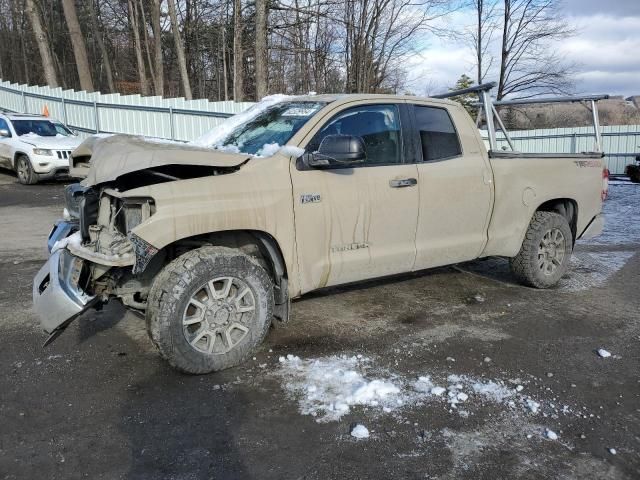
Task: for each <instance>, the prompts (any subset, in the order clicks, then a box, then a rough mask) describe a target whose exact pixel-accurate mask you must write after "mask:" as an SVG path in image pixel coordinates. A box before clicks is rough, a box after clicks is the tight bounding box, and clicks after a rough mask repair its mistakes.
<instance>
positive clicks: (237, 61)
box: [233, 0, 244, 102]
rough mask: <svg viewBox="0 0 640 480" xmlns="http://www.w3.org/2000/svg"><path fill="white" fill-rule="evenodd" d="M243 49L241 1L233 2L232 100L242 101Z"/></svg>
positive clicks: (235, 0)
mask: <svg viewBox="0 0 640 480" xmlns="http://www.w3.org/2000/svg"><path fill="white" fill-rule="evenodd" d="M243 56H244V48H243V47H242V0H233V99H234V100H235V101H236V102H242V101H243V100H244V65H243V63H244V62H243V60H244V58H243Z"/></svg>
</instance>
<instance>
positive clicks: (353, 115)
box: [291, 101, 419, 293]
mask: <svg viewBox="0 0 640 480" xmlns="http://www.w3.org/2000/svg"><path fill="white" fill-rule="evenodd" d="M403 112H404V113H406V111H405V110H404V106H402V107H401V106H400V105H398V104H396V103H376V102H373V103H372V102H371V101H369V102H367V101H362V102H354V103H353V104H349V107H347V108H345V107H337V108H336V109H334V110H332V111H330V112H327V113H326V114H325V116H324V117H323V119H322V120H321V121H320V122H319V123H318V125H317V126H316V127H315V128H314V129H312V130H311V131H310V132H309V134H308V136H307V137H306V139H305V142H304V143H303V145H306V151H307V152H313V151H316V150H317V148H318V146H319V144H320V142H321V140H322V139H323V138H324V137H325V136H326V135H330V134H344V135H355V136H359V137H361V138H362V140H363V143H364V145H365V149H366V154H367V158H366V160H365V162H364V163H363V164H362V165H358V166H357V167H353V168H338V169H321V170H318V169H310V170H305V169H304V167H301V165H300V163H298V165H296V164H295V163H293V164H292V166H291V178H292V183H293V193H294V195H293V198H294V213H295V228H296V248H297V253H298V259H299V260H298V262H299V269H300V277H301V286H302V291H303V293H304V292H307V291H310V290H313V289H316V288H320V287H325V286H330V285H337V284H341V283H347V282H354V281H358V280H363V279H367V278H373V277H379V276H384V275H391V274H395V273H400V272H406V271H410V270H411V268H412V267H413V263H414V261H415V255H416V249H415V232H416V224H417V217H418V200H419V193H418V186H417V178H418V171H417V166H416V165H415V164H411V163H405V158H406V155H405V148H406V145H405V135H404V134H403V127H402V126H403V123H408V119H406V118H404V117H403V115H402V113H403ZM403 120H404V122H403Z"/></svg>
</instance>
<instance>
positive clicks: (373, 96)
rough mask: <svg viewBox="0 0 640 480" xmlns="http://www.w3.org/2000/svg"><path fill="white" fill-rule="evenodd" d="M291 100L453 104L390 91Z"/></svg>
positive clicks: (315, 96) (298, 97)
mask: <svg viewBox="0 0 640 480" xmlns="http://www.w3.org/2000/svg"><path fill="white" fill-rule="evenodd" d="M291 100H293V101H303V102H326V103H333V102H338V103H349V102H354V101H359V100H391V101H398V100H419V101H429V102H434V103H442V104H455V102H452V101H451V100H444V99H440V98H431V97H418V96H415V95H394V94H391V93H323V94H320V95H299V96H293V97H291Z"/></svg>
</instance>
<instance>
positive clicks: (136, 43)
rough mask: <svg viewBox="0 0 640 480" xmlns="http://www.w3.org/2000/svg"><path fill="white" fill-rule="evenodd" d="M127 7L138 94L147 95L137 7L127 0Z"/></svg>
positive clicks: (147, 89) (130, 0)
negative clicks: (138, 85) (136, 71)
mask: <svg viewBox="0 0 640 480" xmlns="http://www.w3.org/2000/svg"><path fill="white" fill-rule="evenodd" d="M127 2H128V7H129V22H130V25H131V31H132V32H133V48H134V50H135V57H136V65H137V70H138V81H139V82H140V93H142V95H149V83H148V81H147V73H146V71H145V68H144V60H143V58H142V44H141V43H140V27H139V25H138V21H139V19H138V7H137V5H136V4H135V3H134V0H127Z"/></svg>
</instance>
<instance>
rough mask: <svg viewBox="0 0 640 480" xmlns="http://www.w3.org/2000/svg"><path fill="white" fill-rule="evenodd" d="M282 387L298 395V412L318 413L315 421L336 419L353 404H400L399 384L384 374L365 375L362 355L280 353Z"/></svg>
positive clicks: (388, 405)
mask: <svg viewBox="0 0 640 480" xmlns="http://www.w3.org/2000/svg"><path fill="white" fill-rule="evenodd" d="M279 362H280V365H281V371H280V372H279V373H280V375H281V376H282V377H284V379H285V380H286V383H285V389H286V390H287V391H288V392H289V393H290V394H292V395H293V396H295V397H298V402H299V406H300V413H302V414H303V415H311V416H313V417H318V421H332V420H339V419H340V417H342V416H343V415H345V414H347V413H349V411H350V409H351V407H353V406H368V407H375V408H378V407H379V408H384V407H386V408H388V409H389V410H390V411H391V410H392V409H395V408H397V407H398V406H399V405H402V404H403V403H404V402H403V398H402V396H401V395H399V394H400V387H398V386H397V385H396V384H395V383H394V382H393V381H391V380H389V379H384V378H373V379H368V378H366V377H365V376H364V375H363V373H361V372H362V370H363V369H364V368H365V367H366V364H367V363H368V362H369V360H368V359H366V358H357V357H355V356H353V357H346V356H332V357H326V358H321V359H310V360H301V359H300V358H298V357H296V356H293V355H287V357H286V358H285V357H280V359H279Z"/></svg>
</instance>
